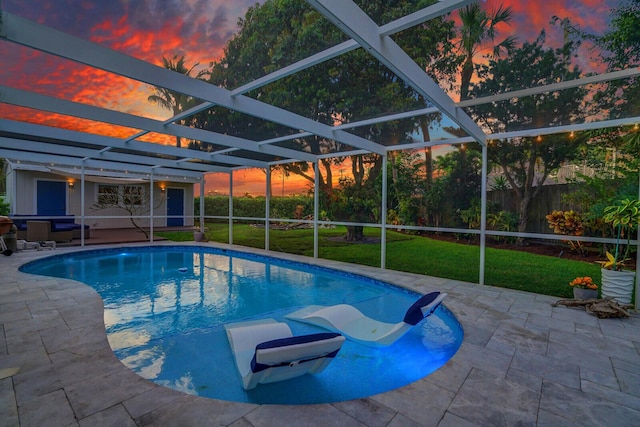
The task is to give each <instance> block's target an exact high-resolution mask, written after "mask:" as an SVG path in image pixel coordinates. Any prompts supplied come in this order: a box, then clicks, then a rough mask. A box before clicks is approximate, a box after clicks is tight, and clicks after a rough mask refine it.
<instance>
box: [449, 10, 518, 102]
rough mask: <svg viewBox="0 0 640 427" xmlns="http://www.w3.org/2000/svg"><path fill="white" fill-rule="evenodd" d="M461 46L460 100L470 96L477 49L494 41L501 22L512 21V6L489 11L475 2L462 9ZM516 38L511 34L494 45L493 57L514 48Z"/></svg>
mask: <svg viewBox="0 0 640 427" xmlns="http://www.w3.org/2000/svg"><path fill="white" fill-rule="evenodd" d="M459 13H460V20H461V21H462V25H461V27H460V46H459V50H460V53H461V55H462V56H463V58H464V59H463V62H462V71H461V82H460V100H461V101H464V100H465V99H468V98H469V87H470V85H471V77H472V76H473V69H474V65H473V58H474V57H475V55H476V53H477V50H478V48H479V47H480V46H482V45H483V44H484V42H486V41H488V40H491V41H493V40H494V39H495V36H496V27H497V26H498V24H501V23H507V24H508V23H510V22H511V17H512V15H513V13H512V10H511V6H509V7H506V8H505V7H503V6H502V5H501V6H499V7H498V8H497V9H494V10H490V11H487V10H485V9H482V8H481V7H480V5H479V4H478V3H473V4H470V5H468V6H465V7H464V8H462V9H460V12H459ZM514 43H515V38H514V37H513V36H509V37H507V38H505V39H504V40H503V41H501V42H500V43H498V44H497V45H495V46H494V47H493V57H498V56H499V55H500V52H501V51H502V50H506V51H509V50H510V49H511V48H513V46H514Z"/></svg>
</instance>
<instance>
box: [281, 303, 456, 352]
mask: <svg viewBox="0 0 640 427" xmlns="http://www.w3.org/2000/svg"><path fill="white" fill-rule="evenodd" d="M446 296H447V294H446V293H441V292H431V293H429V294H426V295H424V296H422V297H421V298H420V299H418V300H417V301H416V302H415V303H413V304H412V305H411V307H409V309H408V310H407V311H406V313H405V316H404V320H403V321H402V322H398V323H386V322H381V321H379V320H375V319H372V318H371V317H367V316H365V315H364V314H363V313H362V312H361V311H360V310H358V309H357V308H355V307H354V306H352V305H348V304H338V305H332V306H320V305H312V306H308V307H305V308H302V309H300V310H298V311H295V312H293V313H290V314H288V315H286V316H285V318H287V319H291V320H297V321H300V322H304V323H309V324H312V325H316V326H320V327H322V328H325V329H329V330H331V331H336V332H340V333H342V334H344V335H346V336H347V338H349V339H350V340H352V341H356V342H359V343H361V344H363V345H366V346H370V347H381V346H387V345H391V344H393V343H394V342H395V341H397V340H398V339H399V338H400V337H401V336H403V335H404V334H406V333H407V332H408V331H409V330H410V329H411V328H412V327H413V326H415V325H417V324H418V323H419V322H420V321H421V320H422V319H424V318H426V317H428V316H430V315H431V314H432V313H433V312H434V311H435V309H436V308H438V306H439V305H440V304H441V303H442V301H443V300H444V298H445V297H446Z"/></svg>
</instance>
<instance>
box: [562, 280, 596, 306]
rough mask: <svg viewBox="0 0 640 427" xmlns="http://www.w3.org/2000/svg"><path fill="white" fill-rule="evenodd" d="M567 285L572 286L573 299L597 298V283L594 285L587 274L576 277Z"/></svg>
mask: <svg viewBox="0 0 640 427" xmlns="http://www.w3.org/2000/svg"><path fill="white" fill-rule="evenodd" d="M569 286H571V287H572V288H573V298H574V299H580V300H584V299H596V298H598V285H596V284H595V283H594V282H593V279H592V278H591V277H589V276H585V277H576V278H575V279H573V280H572V281H570V282H569Z"/></svg>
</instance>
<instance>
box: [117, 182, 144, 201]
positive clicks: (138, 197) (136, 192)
mask: <svg viewBox="0 0 640 427" xmlns="http://www.w3.org/2000/svg"><path fill="white" fill-rule="evenodd" d="M122 201H123V203H124V204H125V205H135V206H140V205H142V187H141V186H139V185H125V186H124V187H122Z"/></svg>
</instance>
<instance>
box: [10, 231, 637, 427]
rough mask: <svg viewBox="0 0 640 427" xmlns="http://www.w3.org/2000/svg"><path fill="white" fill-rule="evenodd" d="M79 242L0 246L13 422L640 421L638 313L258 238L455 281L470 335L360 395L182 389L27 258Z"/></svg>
mask: <svg viewBox="0 0 640 427" xmlns="http://www.w3.org/2000/svg"><path fill="white" fill-rule="evenodd" d="M159 244H163V243H159ZM217 246H224V245H217ZM234 249H239V248H238V247H234ZM75 250H78V248H58V249H56V250H55V251H52V252H49V251H41V252H35V251H24V252H20V253H16V254H14V255H12V256H10V257H1V259H0V271H1V272H2V274H0V328H1V332H2V335H1V336H0V425H2V426H37V425H49V426H68V425H81V426H85V425H86V426H101V425H118V426H128V425H131V426H134V425H142V426H144V425H159V426H160V425H161V426H166V425H180V426H190V425H194V426H196V425H197V426H201V425H229V426H235V427H244V426H274V427H275V426H278V427H280V426H283V425H296V426H316V425H322V426H328V425H332V426H372V427H377V426H402V427H407V426H441V427H445V426H456V427H459V426H462V427H464V426H509V425H521V426H527V425H531V426H534V425H537V426H556V425H558V426H603V425H610V426H614V425H615V426H637V425H640V374H639V372H640V370H639V368H640V316H638V315H635V314H634V316H633V317H632V318H630V319H602V320H600V319H597V318H596V317H594V316H592V315H589V314H588V313H586V312H585V311H581V310H578V309H571V308H566V307H552V306H551V303H553V302H555V301H556V300H557V298H555V297H549V296H545V295H537V294H531V293H526V292H518V291H513V290H508V289H501V288H494V287H490V286H480V285H477V284H471V283H463V282H459V281H454V280H447V279H442V278H435V277H428V276H421V275H415V274H408V273H401V272H395V271H389V270H380V269H376V268H370V267H364V266H355V265H353V264H342V263H336V262H330V261H325V260H314V259H309V258H304V257H298V256H291V255H284V254H279V253H278V254H276V253H271V252H264V251H258V250H252V252H257V253H265V254H267V255H271V256H280V257H286V258H288V259H296V260H302V261H307V262H310V263H313V264H320V265H326V266H331V267H334V268H342V269H348V270H349V271H351V272H357V273H361V274H364V275H371V276H375V277H376V278H380V279H382V280H386V281H389V282H392V283H395V284H398V285H400V286H404V287H407V288H410V289H413V290H416V291H418V292H423V293H426V292H428V291H432V290H442V291H446V292H447V293H448V294H449V296H448V297H447V300H446V301H445V305H446V306H447V307H448V308H449V309H450V310H451V311H453V313H454V314H455V315H456V316H457V317H458V319H459V320H460V322H461V324H462V326H463V327H464V330H465V338H464V341H463V344H462V346H461V348H460V350H459V351H458V353H456V355H455V356H454V357H453V358H452V359H451V360H450V361H449V362H448V363H447V364H446V365H445V366H443V367H442V368H440V369H439V370H437V371H436V372H435V373H433V374H431V375H430V376H428V377H426V378H424V379H422V380H420V381H417V382H415V383H412V384H410V385H408V386H405V387H402V388H400V389H397V390H393V391H390V392H387V393H383V394H379V395H375V396H371V397H369V398H366V399H360V400H355V401H346V402H339V403H334V404H322V405H292V406H284V405H255V404H248V403H236V402H226V401H219V400H213V399H208V398H202V397H198V396H192V395H187V394H183V393H181V392H178V391H174V390H171V389H168V388H165V387H162V386H159V385H156V384H154V383H152V382H150V381H147V380H145V379H143V378H141V377H139V376H138V375H136V374H135V373H133V372H131V371H130V370H129V369H128V368H126V367H125V366H124V365H122V364H121V363H120V361H119V360H118V359H117V358H116V357H115V356H114V355H113V353H112V352H111V349H110V347H109V344H108V341H107V338H106V333H105V330H104V324H103V307H102V301H101V299H100V297H99V296H98V294H97V293H96V292H95V291H94V290H93V289H92V288H90V287H88V286H86V285H83V284H81V283H78V282H74V281H71V280H62V279H55V278H50V277H42V276H34V275H30V274H24V273H21V272H19V271H18V267H19V266H20V265H21V264H23V263H25V262H27V261H30V260H33V259H37V258H40V257H43V256H49V255H52V254H59V253H64V252H69V251H75ZM230 369H232V367H230Z"/></svg>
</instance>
